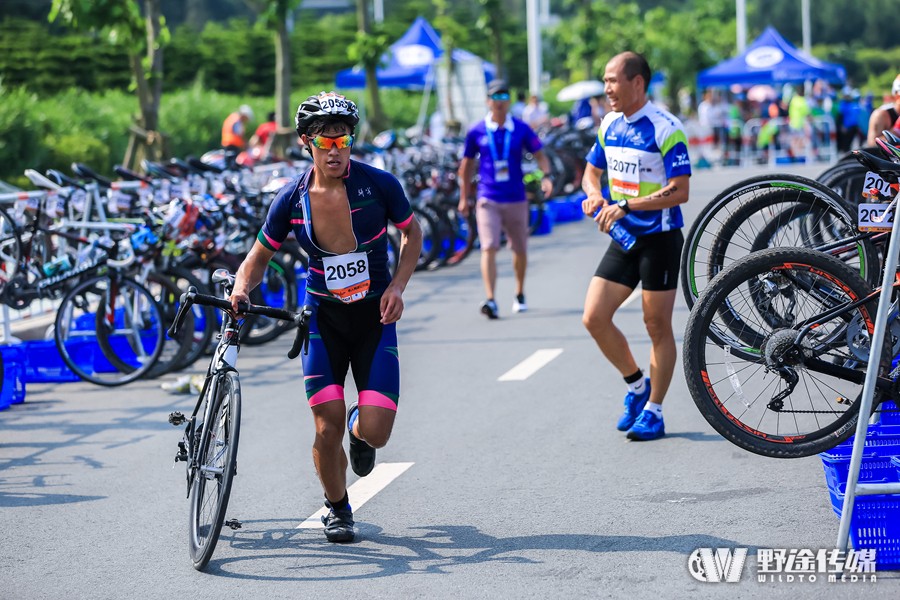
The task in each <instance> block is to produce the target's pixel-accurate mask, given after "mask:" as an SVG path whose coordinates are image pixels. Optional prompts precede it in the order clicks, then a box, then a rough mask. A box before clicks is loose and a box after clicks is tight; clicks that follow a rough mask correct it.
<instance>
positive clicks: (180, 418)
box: [169, 410, 187, 427]
mask: <svg viewBox="0 0 900 600" xmlns="http://www.w3.org/2000/svg"><path fill="white" fill-rule="evenodd" d="M186 420H187V419H185V418H184V413H182V412H179V411H177V410H176V411H175V412H171V413H169V423H171V424H172V425H174V426H176V427H178V426H179V425H182V424H183V423H184V422H185V421H186Z"/></svg>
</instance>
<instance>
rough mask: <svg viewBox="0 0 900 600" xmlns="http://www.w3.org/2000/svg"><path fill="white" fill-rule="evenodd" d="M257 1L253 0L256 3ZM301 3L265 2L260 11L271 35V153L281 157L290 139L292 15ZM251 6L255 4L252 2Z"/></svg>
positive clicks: (288, 1) (294, 0) (277, 0)
mask: <svg viewBox="0 0 900 600" xmlns="http://www.w3.org/2000/svg"><path fill="white" fill-rule="evenodd" d="M260 1H261V0H256V2H260ZM300 1H301V0H265V2H264V5H263V10H262V18H263V21H264V22H265V23H266V24H267V25H268V27H269V28H271V29H272V30H274V32H275V122H276V123H277V124H278V132H277V134H276V138H275V140H274V141H273V147H274V148H275V153H276V154H278V155H283V149H284V148H285V147H287V146H288V145H289V144H290V142H291V141H292V140H293V138H294V134H293V133H291V131H292V127H291V122H292V116H293V114H294V111H293V107H292V106H291V73H292V65H293V58H292V54H291V29H292V17H291V15H292V12H293V10H294V9H295V8H297V6H298V5H299V4H300ZM254 3H255V2H254Z"/></svg>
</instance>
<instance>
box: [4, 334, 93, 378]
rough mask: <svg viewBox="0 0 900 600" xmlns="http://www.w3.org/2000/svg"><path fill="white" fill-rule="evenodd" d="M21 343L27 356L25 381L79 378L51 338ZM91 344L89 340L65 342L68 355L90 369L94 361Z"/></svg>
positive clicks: (86, 368)
mask: <svg viewBox="0 0 900 600" xmlns="http://www.w3.org/2000/svg"><path fill="white" fill-rule="evenodd" d="M21 345H22V347H23V349H24V350H25V353H26V355H27V357H28V360H27V363H26V368H25V381H26V382H27V383H57V382H67V381H79V380H80V379H81V378H80V377H78V375H76V374H75V373H73V372H72V370H71V369H70V368H69V367H68V366H67V365H66V363H65V362H63V359H62V356H60V354H59V350H57V349H56V342H54V341H53V340H49V341H44V340H35V341H29V342H22V344H21ZM92 346H93V344H92V342H91V341H90V340H81V339H72V340H69V341H67V342H66V348H67V349H68V350H69V355H70V356H73V357H76V358H77V359H78V360H79V361H80V362H79V364H81V365H83V366H84V368H85V370H88V369H90V368H91V367H92V365H93V362H94V351H93V347H92Z"/></svg>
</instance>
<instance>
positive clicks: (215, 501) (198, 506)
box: [188, 371, 241, 571]
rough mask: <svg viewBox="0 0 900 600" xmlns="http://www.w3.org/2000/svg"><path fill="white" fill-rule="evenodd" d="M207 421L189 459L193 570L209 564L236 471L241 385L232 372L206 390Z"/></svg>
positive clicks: (189, 541)
mask: <svg viewBox="0 0 900 600" xmlns="http://www.w3.org/2000/svg"><path fill="white" fill-rule="evenodd" d="M206 402H208V403H210V404H211V410H208V411H207V412H206V415H208V418H209V422H207V423H204V424H203V425H202V426H201V427H202V429H201V434H200V440H199V443H198V446H197V449H196V453H195V455H194V456H193V457H191V460H192V461H195V464H194V465H193V470H194V473H193V481H192V483H191V492H190V495H189V501H190V505H191V509H190V524H189V527H188V534H189V535H188V543H189V548H190V553H191V561H193V563H194V568H195V569H197V570H198V571H202V570H203V569H205V568H206V565H207V564H208V563H209V559H210V558H211V557H212V554H213V551H214V550H215V549H216V543H217V542H218V541H219V533H220V532H221V531H222V521H223V520H224V519H225V511H226V510H227V508H228V497H229V495H230V494H231V482H232V480H233V479H234V474H235V472H236V471H237V449H238V438H239V435H240V430H241V383H240V380H239V379H238V375H237V373H236V372H234V371H227V372H225V373H224V374H222V375H219V376H218V377H217V379H216V381H215V382H213V384H212V385H210V386H209V388H208V389H207V399H206Z"/></svg>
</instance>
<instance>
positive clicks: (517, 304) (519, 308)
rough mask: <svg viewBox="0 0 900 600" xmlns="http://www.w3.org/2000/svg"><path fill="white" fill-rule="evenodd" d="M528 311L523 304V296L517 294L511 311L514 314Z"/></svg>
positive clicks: (526, 306)
mask: <svg viewBox="0 0 900 600" xmlns="http://www.w3.org/2000/svg"><path fill="white" fill-rule="evenodd" d="M526 310H528V305H527V304H525V296H524V295H522V294H519V295H518V296H516V299H515V301H514V302H513V306H512V311H513V312H514V313H522V312H525V311H526Z"/></svg>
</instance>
